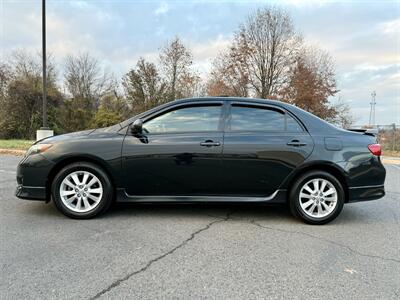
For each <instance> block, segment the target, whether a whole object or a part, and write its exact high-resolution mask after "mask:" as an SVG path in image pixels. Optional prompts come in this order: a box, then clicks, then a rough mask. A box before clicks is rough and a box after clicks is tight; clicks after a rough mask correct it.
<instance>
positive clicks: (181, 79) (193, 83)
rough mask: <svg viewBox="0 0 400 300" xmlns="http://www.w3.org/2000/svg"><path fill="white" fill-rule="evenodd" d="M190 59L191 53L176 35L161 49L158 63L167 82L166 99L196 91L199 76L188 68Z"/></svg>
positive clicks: (188, 95) (186, 95)
mask: <svg viewBox="0 0 400 300" xmlns="http://www.w3.org/2000/svg"><path fill="white" fill-rule="evenodd" d="M192 60H193V57H192V53H191V52H190V50H188V49H187V48H186V47H185V45H183V43H182V42H181V40H180V39H179V38H178V37H176V38H175V39H174V40H172V41H171V42H170V43H168V44H167V45H166V46H165V47H164V48H163V49H161V53H160V65H161V70H162V73H163V75H164V78H165V82H166V83H167V88H168V92H167V98H168V100H174V99H176V98H183V97H191V96H193V95H194V94H195V93H196V91H197V88H198V84H199V82H200V77H199V76H198V75H197V74H196V73H194V72H192V71H191V69H190V68H191V66H192V64H193V61H192Z"/></svg>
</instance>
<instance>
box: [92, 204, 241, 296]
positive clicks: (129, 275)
mask: <svg viewBox="0 0 400 300" xmlns="http://www.w3.org/2000/svg"><path fill="white" fill-rule="evenodd" d="M233 213H234V212H230V213H228V214H227V215H226V217H225V218H222V219H217V220H214V221H212V222H210V223H208V224H207V225H206V226H204V227H202V228H200V229H198V230H196V231H194V232H193V233H191V235H190V237H189V238H187V239H185V240H184V241H183V242H182V243H180V244H179V245H177V246H175V247H174V248H172V249H171V250H169V251H167V252H165V253H163V254H161V255H160V256H157V257H156V258H153V259H152V260H150V261H148V262H147V264H146V265H145V266H144V267H142V268H140V269H139V270H136V271H133V272H131V273H129V274H127V275H125V276H124V277H122V278H120V279H117V280H115V281H114V282H113V283H112V284H110V285H109V286H108V287H107V288H105V289H103V290H102V291H100V292H99V293H97V294H96V295H94V296H93V297H91V298H90V299H91V300H94V299H98V298H100V297H101V296H103V295H105V294H106V293H108V292H109V291H111V290H112V289H113V288H116V287H117V286H119V285H120V284H121V283H123V282H124V281H126V280H128V279H130V278H131V277H132V276H134V275H137V274H140V273H142V272H145V271H146V270H147V269H149V268H150V267H151V266H152V265H153V264H154V263H156V262H158V261H160V260H161V259H163V258H165V257H167V256H169V255H171V254H173V253H174V252H175V251H176V250H178V249H180V248H182V247H184V246H185V245H186V244H187V243H189V242H190V241H191V240H193V239H194V238H195V237H196V235H198V234H200V233H201V232H203V231H206V230H208V229H210V227H211V226H213V225H214V224H217V223H221V222H226V221H228V220H229V219H230V217H231V215H232V214H233Z"/></svg>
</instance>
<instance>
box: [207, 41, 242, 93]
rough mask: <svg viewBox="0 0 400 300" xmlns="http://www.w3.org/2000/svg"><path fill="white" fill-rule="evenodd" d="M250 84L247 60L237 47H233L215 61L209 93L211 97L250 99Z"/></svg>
mask: <svg viewBox="0 0 400 300" xmlns="http://www.w3.org/2000/svg"><path fill="white" fill-rule="evenodd" d="M249 84H250V79H249V70H248V68H247V65H246V58H245V56H244V55H242V54H241V53H239V51H237V49H236V48H235V47H231V48H230V49H229V50H228V52H226V53H223V54H221V55H219V56H218V57H217V58H216V59H215V60H214V62H213V67H212V71H211V76H210V79H209V80H208V82H207V93H208V95H210V96H220V95H229V96H237V97H248V96H249Z"/></svg>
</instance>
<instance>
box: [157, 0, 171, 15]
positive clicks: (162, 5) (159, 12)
mask: <svg viewBox="0 0 400 300" xmlns="http://www.w3.org/2000/svg"><path fill="white" fill-rule="evenodd" d="M168 11H169V5H168V3H167V2H165V1H163V2H161V3H160V5H159V6H158V7H157V9H156V10H155V12H154V13H155V14H156V15H157V16H159V15H164V14H166V13H167V12H168Z"/></svg>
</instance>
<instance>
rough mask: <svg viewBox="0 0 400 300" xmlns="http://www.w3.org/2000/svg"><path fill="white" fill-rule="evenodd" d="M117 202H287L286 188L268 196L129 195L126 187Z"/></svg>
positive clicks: (118, 194) (120, 191)
mask: <svg viewBox="0 0 400 300" xmlns="http://www.w3.org/2000/svg"><path fill="white" fill-rule="evenodd" d="M117 202H119V203H157V202H170V203H198V202H238V203H240V202H242V203H252V202H254V203H262V202H268V203H285V202H286V190H276V191H275V192H274V193H273V194H271V195H270V196H266V197H246V196H141V195H128V194H127V193H126V191H125V189H117Z"/></svg>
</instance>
